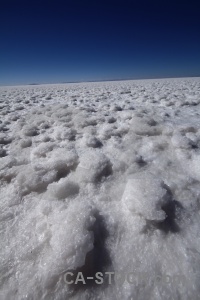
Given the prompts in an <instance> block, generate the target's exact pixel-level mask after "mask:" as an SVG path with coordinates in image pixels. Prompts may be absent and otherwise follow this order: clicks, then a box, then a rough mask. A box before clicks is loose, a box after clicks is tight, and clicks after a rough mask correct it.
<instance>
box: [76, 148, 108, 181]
mask: <svg viewBox="0 0 200 300" xmlns="http://www.w3.org/2000/svg"><path fill="white" fill-rule="evenodd" d="M111 174H112V164H111V162H110V160H109V159H108V158H107V157H106V156H105V155H104V154H103V153H101V152H99V151H87V152H86V153H83V154H82V156H81V158H80V163H79V165H78V168H77V176H78V177H79V179H80V180H81V181H83V182H93V183H95V182H99V181H101V179H102V178H103V177H107V176H109V175H111Z"/></svg>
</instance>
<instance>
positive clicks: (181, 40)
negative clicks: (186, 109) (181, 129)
mask: <svg viewBox="0 0 200 300" xmlns="http://www.w3.org/2000/svg"><path fill="white" fill-rule="evenodd" d="M182 76H183V77H189V76H200V4H198V1H197V0H196V1H193V0H190V1H184V0H183V1H177V0H174V1H170V0H169V1H165V0H163V1H162V0H160V1H159V2H158V1H151V0H149V1H142V0H140V1H139V0H138V1H133V0H132V1H131V0H129V1H126V0H124V1H109V0H107V1H97V0H94V1H84V0H82V1H76V0H71V1H67V0H66V1H59V0H55V1H54V0H49V1H43V0H40V1H37V0H35V1H31V0H30V1H28V0H27V1H20V0H19V1H18V0H13V1H9V0H1V1H0V85H7V84H27V83H53V82H66V81H84V80H105V79H126V78H133V79H137V78H158V77H182Z"/></svg>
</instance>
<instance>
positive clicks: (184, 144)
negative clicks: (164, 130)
mask: <svg viewBox="0 0 200 300" xmlns="http://www.w3.org/2000/svg"><path fill="white" fill-rule="evenodd" d="M171 143H172V145H173V146H174V147H175V148H185V149H188V148H190V140H189V139H188V138H187V137H185V136H182V135H181V134H179V133H176V134H174V135H173V136H172V138H171Z"/></svg>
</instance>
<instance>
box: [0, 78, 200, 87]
mask: <svg viewBox="0 0 200 300" xmlns="http://www.w3.org/2000/svg"><path fill="white" fill-rule="evenodd" d="M184 78H185V79H190V78H197V79H200V75H199V76H198V75H197V76H195V75H194V76H179V77H149V78H118V79H102V80H87V81H86V80H85V81H83V80H77V81H63V82H42V83H36V82H35V83H34V82H33V83H24V84H7V85H1V84H0V87H9V86H10V87H12V86H38V85H54V84H70V83H90V82H91V83H93V82H94V83H95V82H96V83H98V82H99V83H100V82H109V81H111V82H115V81H137V80H138V81H140V80H162V79H163V80H165V79H184Z"/></svg>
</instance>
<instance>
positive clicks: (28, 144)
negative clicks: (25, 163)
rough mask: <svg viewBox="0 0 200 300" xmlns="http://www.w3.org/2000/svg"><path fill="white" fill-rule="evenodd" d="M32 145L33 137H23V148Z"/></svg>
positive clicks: (21, 144)
mask: <svg viewBox="0 0 200 300" xmlns="http://www.w3.org/2000/svg"><path fill="white" fill-rule="evenodd" d="M31 145H32V140H31V139H23V140H22V141H21V143H20V146H21V148H27V147H30V146H31Z"/></svg>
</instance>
